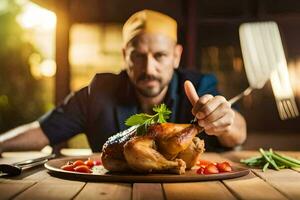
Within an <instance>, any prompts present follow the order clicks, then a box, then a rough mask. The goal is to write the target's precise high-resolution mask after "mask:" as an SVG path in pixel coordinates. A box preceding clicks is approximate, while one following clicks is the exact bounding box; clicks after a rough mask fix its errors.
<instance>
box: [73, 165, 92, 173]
mask: <svg viewBox="0 0 300 200" xmlns="http://www.w3.org/2000/svg"><path fill="white" fill-rule="evenodd" d="M74 170H75V171H76V172H81V173H92V170H90V168H89V167H88V166H86V165H79V166H77V167H75V168H74Z"/></svg>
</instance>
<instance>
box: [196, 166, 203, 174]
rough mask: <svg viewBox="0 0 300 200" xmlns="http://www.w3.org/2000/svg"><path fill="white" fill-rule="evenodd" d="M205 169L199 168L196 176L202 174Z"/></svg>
mask: <svg viewBox="0 0 300 200" xmlns="http://www.w3.org/2000/svg"><path fill="white" fill-rule="evenodd" d="M204 170H205V167H200V168H199V169H197V174H204Z"/></svg>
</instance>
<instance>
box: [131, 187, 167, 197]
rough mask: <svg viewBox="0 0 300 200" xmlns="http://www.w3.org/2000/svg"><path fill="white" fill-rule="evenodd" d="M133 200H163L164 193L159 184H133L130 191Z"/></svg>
mask: <svg viewBox="0 0 300 200" xmlns="http://www.w3.org/2000/svg"><path fill="white" fill-rule="evenodd" d="M132 190H133V191H132V199H133V200H152V199H155V200H163V199H164V193H163V189H162V186H161V184H160V183H135V184H133V189H132Z"/></svg>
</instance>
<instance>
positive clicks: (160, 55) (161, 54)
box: [154, 53, 167, 59]
mask: <svg viewBox="0 0 300 200" xmlns="http://www.w3.org/2000/svg"><path fill="white" fill-rule="evenodd" d="M165 56H167V54H165V53H156V54H155V55H154V57H155V59H162V58H164V57H165Z"/></svg>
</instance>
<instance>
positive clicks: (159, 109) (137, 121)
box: [125, 104, 172, 135]
mask: <svg viewBox="0 0 300 200" xmlns="http://www.w3.org/2000/svg"><path fill="white" fill-rule="evenodd" d="M153 111H154V112H155V114H154V115H149V114H146V113H139V114H135V115H132V116H131V117H129V118H128V119H127V120H126V121H125V124H126V125H127V126H136V125H138V127H137V135H143V134H145V133H146V132H147V130H148V127H149V126H150V125H151V124H155V123H164V122H167V119H169V118H170V114H171V113H172V112H171V110H169V109H168V108H167V106H166V105H165V104H161V105H159V106H155V107H154V108H153Z"/></svg>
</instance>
